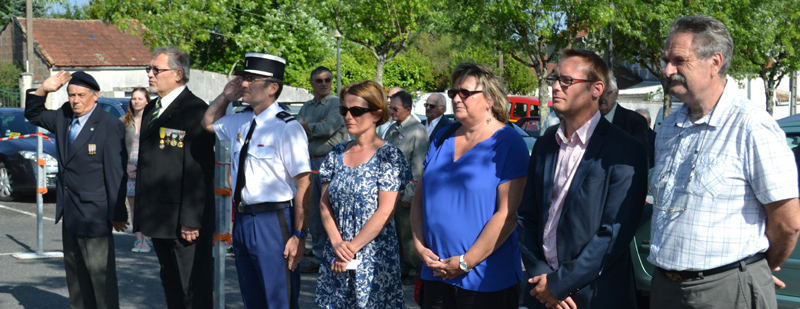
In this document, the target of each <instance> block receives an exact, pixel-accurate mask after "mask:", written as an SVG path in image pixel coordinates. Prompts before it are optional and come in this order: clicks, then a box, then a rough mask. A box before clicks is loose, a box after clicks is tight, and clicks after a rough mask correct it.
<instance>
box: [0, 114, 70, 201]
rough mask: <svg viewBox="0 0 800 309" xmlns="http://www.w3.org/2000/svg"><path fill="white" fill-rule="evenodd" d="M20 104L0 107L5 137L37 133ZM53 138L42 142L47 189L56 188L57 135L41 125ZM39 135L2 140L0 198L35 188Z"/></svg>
mask: <svg viewBox="0 0 800 309" xmlns="http://www.w3.org/2000/svg"><path fill="white" fill-rule="evenodd" d="M24 112H25V111H24V110H23V109H21V108H0V132H2V133H3V136H2V137H14V136H20V135H26V134H32V133H36V126H34V125H32V124H30V123H29V122H28V120H27V119H25V115H24ZM42 131H43V132H44V134H45V135H46V136H47V137H48V138H50V141H48V140H45V141H44V142H43V143H42V146H43V147H42V148H43V152H44V159H45V162H46V165H45V177H46V185H47V189H48V190H55V188H56V186H55V185H56V182H55V179H56V174H57V173H58V162H57V161H56V144H55V139H54V138H55V136H54V135H53V134H52V133H50V132H48V131H47V130H44V129H42ZM36 168H37V164H36V138H33V137H30V138H21V139H11V140H4V141H0V201H11V200H13V199H14V198H15V197H18V196H19V195H20V194H31V193H35V192H36V188H37V185H36V172H37V169H36Z"/></svg>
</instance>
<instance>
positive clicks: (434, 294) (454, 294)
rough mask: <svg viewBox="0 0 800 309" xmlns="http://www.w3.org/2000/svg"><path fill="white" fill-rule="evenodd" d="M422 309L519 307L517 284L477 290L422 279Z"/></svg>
mask: <svg viewBox="0 0 800 309" xmlns="http://www.w3.org/2000/svg"><path fill="white" fill-rule="evenodd" d="M421 307H422V309H450V308H458V309H467V308H476V309H477V308H514V309H516V308H519V284H518V283H515V284H513V285H511V286H510V287H508V288H505V289H502V290H500V291H494V292H478V291H470V290H465V289H462V288H459V287H457V286H455V285H452V284H448V283H444V282H441V281H428V280H423V281H422V306H421Z"/></svg>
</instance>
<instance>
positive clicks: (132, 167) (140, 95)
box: [122, 88, 153, 253]
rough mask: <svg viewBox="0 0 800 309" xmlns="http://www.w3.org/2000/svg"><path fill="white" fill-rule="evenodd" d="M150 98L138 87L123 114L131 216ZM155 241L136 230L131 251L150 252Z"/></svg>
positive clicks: (148, 94) (148, 93)
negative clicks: (141, 141)
mask: <svg viewBox="0 0 800 309" xmlns="http://www.w3.org/2000/svg"><path fill="white" fill-rule="evenodd" d="M149 100H150V92H148V91H147V89H145V88H136V89H134V90H133V93H131V101H130V102H129V103H128V112H127V113H125V116H122V122H123V123H124V124H125V146H126V147H127V149H128V168H127V170H128V191H127V196H128V208H129V209H130V217H131V218H133V197H134V195H135V191H136V163H137V161H138V159H139V130H140V129H141V127H142V111H144V107H145V106H146V105H147V102H148V101H149ZM152 246H153V243H152V242H151V241H150V237H146V236H144V235H142V232H136V242H134V244H133V248H132V249H131V252H141V253H148V252H150V250H152Z"/></svg>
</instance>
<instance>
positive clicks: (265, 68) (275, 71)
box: [235, 52, 286, 80]
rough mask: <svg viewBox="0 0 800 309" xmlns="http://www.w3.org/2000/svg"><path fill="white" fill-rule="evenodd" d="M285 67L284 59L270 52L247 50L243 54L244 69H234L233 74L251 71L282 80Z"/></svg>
mask: <svg viewBox="0 0 800 309" xmlns="http://www.w3.org/2000/svg"><path fill="white" fill-rule="evenodd" d="M285 69H286V59H283V58H281V57H278V56H275V55H270V54H264V53H255V52H249V53H246V54H244V70H242V71H236V73H235V74H236V75H243V74H245V73H251V74H256V75H261V76H267V77H272V78H276V79H280V80H283V71H284V70H285Z"/></svg>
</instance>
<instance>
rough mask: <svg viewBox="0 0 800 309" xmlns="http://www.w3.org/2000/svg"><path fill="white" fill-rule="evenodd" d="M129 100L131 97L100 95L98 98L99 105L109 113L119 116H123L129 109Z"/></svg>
mask: <svg viewBox="0 0 800 309" xmlns="http://www.w3.org/2000/svg"><path fill="white" fill-rule="evenodd" d="M129 102H130V99H117V98H108V97H99V98H97V103H98V105H97V107H99V108H102V109H103V110H104V111H106V112H107V113H109V114H111V115H113V116H114V117H117V118H119V117H122V115H125V111H126V110H127V109H128V103H129Z"/></svg>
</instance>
